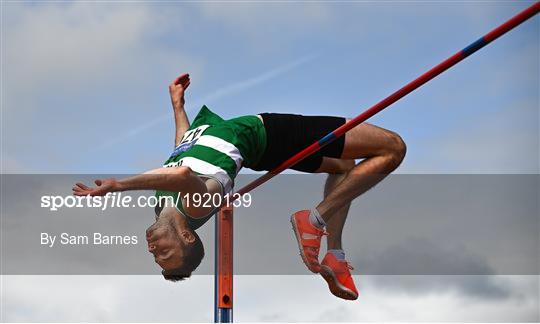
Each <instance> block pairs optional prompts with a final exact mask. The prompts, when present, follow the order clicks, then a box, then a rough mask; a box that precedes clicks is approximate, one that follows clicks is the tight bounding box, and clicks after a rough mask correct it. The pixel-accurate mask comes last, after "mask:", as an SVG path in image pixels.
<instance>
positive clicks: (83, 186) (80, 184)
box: [75, 182, 90, 190]
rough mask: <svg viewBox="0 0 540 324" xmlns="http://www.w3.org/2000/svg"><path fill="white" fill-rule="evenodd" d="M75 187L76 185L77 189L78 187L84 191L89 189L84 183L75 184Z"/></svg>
mask: <svg viewBox="0 0 540 324" xmlns="http://www.w3.org/2000/svg"><path fill="white" fill-rule="evenodd" d="M75 185H77V187H79V188H81V189H84V190H90V187H88V186H87V185H85V184H84V183H81V182H77V183H76V184H75Z"/></svg>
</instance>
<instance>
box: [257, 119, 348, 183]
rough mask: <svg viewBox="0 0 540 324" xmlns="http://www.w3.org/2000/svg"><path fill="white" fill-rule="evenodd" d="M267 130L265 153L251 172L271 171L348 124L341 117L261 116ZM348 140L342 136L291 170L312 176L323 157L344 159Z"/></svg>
mask: <svg viewBox="0 0 540 324" xmlns="http://www.w3.org/2000/svg"><path fill="white" fill-rule="evenodd" d="M260 116H261V117H262V118H263V121H264V128H265V129H266V150H265V151H264V154H263V156H262V158H261V159H260V161H259V162H258V163H257V164H256V165H255V166H253V167H252V168H251V169H253V170H256V171H263V170H265V171H270V170H272V169H275V168H276V167H277V166H279V165H280V164H281V163H283V162H284V161H286V160H287V159H289V158H290V157H292V156H293V155H295V154H296V153H298V152H300V151H301V150H303V149H305V148H306V147H308V146H309V145H311V144H313V143H315V142H316V141H318V140H320V139H321V138H323V137H324V136H325V135H327V134H328V133H330V132H332V131H333V130H335V129H336V128H338V127H340V126H341V125H343V124H345V122H346V120H345V118H342V117H328V116H302V115H292V114H272V113H264V114H260ZM344 145H345V137H344V136H342V137H340V138H338V139H336V140H335V141H333V142H332V143H330V144H328V145H327V146H325V147H323V148H322V149H321V150H319V151H317V152H315V153H313V154H312V155H310V156H308V157H307V158H305V159H303V160H302V161H300V162H298V163H297V164H296V165H294V166H293V167H291V169H294V170H297V171H302V172H310V173H313V172H315V171H316V170H317V169H319V167H320V166H321V163H322V160H323V157H331V158H341V153H342V152H343V146H344Z"/></svg>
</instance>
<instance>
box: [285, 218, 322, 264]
mask: <svg viewBox="0 0 540 324" xmlns="http://www.w3.org/2000/svg"><path fill="white" fill-rule="evenodd" d="M291 224H292V229H293V232H294V236H295V237H296V243H297V244H298V250H299V251H300V257H301V258H302V262H304V264H305V265H306V267H307V268H308V270H309V271H311V272H313V273H318V272H317V271H316V270H314V269H311V267H310V263H309V262H308V260H307V257H306V255H305V254H304V249H303V248H302V239H301V237H300V233H299V232H298V227H297V226H296V220H295V218H294V215H292V216H291Z"/></svg>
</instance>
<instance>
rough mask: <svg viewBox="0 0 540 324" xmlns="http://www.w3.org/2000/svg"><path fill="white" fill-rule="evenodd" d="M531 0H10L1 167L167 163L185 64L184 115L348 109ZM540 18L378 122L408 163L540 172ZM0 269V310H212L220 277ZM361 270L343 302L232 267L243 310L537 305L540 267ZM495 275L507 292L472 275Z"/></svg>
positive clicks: (336, 315) (473, 310)
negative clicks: (175, 86)
mask: <svg viewBox="0 0 540 324" xmlns="http://www.w3.org/2000/svg"><path fill="white" fill-rule="evenodd" d="M530 3H531V2H530V1H493V2H489V1H476V2H472V1H468V2H461V1H460V2H400V3H398V2H381V3H375V2H337V3H330V2H313V3H305V2H296V3H284V2H272V3H263V2H249V3H246V2H233V3H217V2H201V3H191V2H125V3H119V2H115V3H105V2H99V3H91V2H66V3H63V2H42V3H36V2H16V1H12V2H2V4H1V9H2V14H1V17H2V26H1V27H2V30H1V36H2V49H1V50H2V53H1V54H2V62H1V63H2V65H1V66H2V72H1V81H2V86H1V88H2V98H1V100H2V101H1V104H2V109H1V114H2V115H1V135H2V136H1V144H2V151H1V153H2V159H1V161H2V162H1V163H2V173H25V174H26V173H52V174H54V173H95V174H102V173H135V172H140V171H143V170H146V169H149V168H155V167H156V166H159V165H160V163H161V162H162V161H163V160H164V159H166V157H167V156H168V154H169V153H170V150H171V147H172V145H173V123H172V118H171V109H170V104H169V98H168V92H167V86H168V83H169V82H170V81H171V80H172V79H173V78H174V77H175V76H177V75H178V74H180V73H182V72H189V73H190V74H191V78H192V85H191V86H190V89H189V93H188V96H187V99H186V100H187V109H188V113H189V115H190V116H194V114H195V113H196V112H197V110H198V108H199V107H200V105H201V104H203V103H205V104H207V105H208V106H209V107H210V108H211V109H213V110H214V111H216V112H218V113H219V114H221V115H222V116H224V117H232V116H237V115H243V114H254V113H258V112H264V111H271V112H292V113H301V114H320V115H324V114H332V115H341V116H350V117H352V116H355V115H357V114H358V113H359V112H361V111H362V110H363V109H365V108H367V107H368V106H370V105H372V104H374V103H376V102H377V101H379V100H380V99H382V98H383V97H384V96H386V95H388V94H389V93H391V92H392V91H394V90H396V89H397V88H399V87H400V86H402V85H403V84H404V83H405V82H408V81H410V80H411V79H413V78H415V77H416V76H418V75H419V74H420V73H422V72H424V71H425V70H426V69H428V68H430V67H432V66H433V65H435V64H437V63H438V62H439V61H441V60H442V59H444V58H446V57H447V56H449V55H450V54H452V53H454V52H455V51H457V50H459V49H461V48H463V47H465V46H466V45H468V44H469V43H471V42H472V41H473V40H476V39H477V38H478V37H480V36H481V35H483V34H485V33H486V32H487V31H489V30H490V29H491V28H493V27H495V26H497V25H499V24H500V23H502V22H503V21H505V20H506V19H508V18H509V17H510V16H512V15H513V14H515V13H517V12H518V11H519V10H521V9H523V8H525V7H526V6H527V5H529V4H530ZM539 23H540V22H539V20H538V17H536V18H533V19H531V20H530V21H528V22H526V23H525V24H523V25H521V26H519V27H518V28H517V29H515V30H514V31H512V32H510V33H509V34H507V35H505V36H504V37H502V38H501V39H499V40H497V41H496V42H495V43H493V44H492V45H490V46H489V47H487V48H485V49H483V50H481V51H480V52H478V53H476V54H475V55H474V56H471V57H470V58H468V59H467V60H465V61H464V62H462V63H460V64H459V65H458V66H456V67H455V68H453V69H452V70H450V71H448V72H446V73H445V74H444V75H442V76H441V77H439V78H437V79H436V80H433V81H432V82H430V83H429V84H428V85H426V86H424V87H423V88H421V89H419V90H417V91H416V92H415V93H413V94H411V95H410V96H407V97H406V98H404V99H403V100H402V101H400V102H398V103H397V104H395V105H394V106H393V107H392V108H390V109H388V110H386V111H384V112H382V113H381V114H379V115H377V116H376V117H375V118H373V119H372V122H373V123H376V124H378V125H380V126H382V127H385V128H389V129H392V130H394V131H397V132H398V133H400V134H401V135H402V137H403V138H404V139H405V141H406V142H407V144H408V155H407V158H406V160H405V162H404V163H403V165H402V166H401V167H400V169H399V172H400V173H420V174H424V173H437V174H439V173H441V174H442V173H494V174H508V173H511V174H514V173H520V174H538V173H539V169H540V167H539V158H540V157H539V109H538V107H539V92H538V91H539V90H538V89H539V85H540V82H539V75H540V73H539V68H540V66H539V60H538V58H539V49H540V48H539ZM209 226H211V225H208V226H207V227H209ZM209 230H210V231H211V229H209ZM3 261H5V260H3ZM2 281H3V288H2V294H3V297H5V298H2V300H3V301H2V312H1V313H2V320H7V321H207V320H211V316H212V314H211V310H212V294H213V293H212V278H211V277H209V276H202V275H201V276H195V277H194V278H193V279H191V280H189V281H187V282H184V283H181V284H176V285H175V284H171V283H168V282H164V280H163V279H162V278H160V277H159V276H138V277H135V276H133V277H122V276H110V277H93V276H84V277H76V276H70V277H60V276H50V277H48V276H37V277H32V276H19V277H18V276H3V277H2ZM357 282H358V284H359V286H360V289H361V291H362V297H361V298H360V300H359V301H358V302H355V303H349V302H343V301H340V300H338V299H336V298H334V297H332V296H331V295H329V293H328V292H327V291H326V287H325V285H324V282H323V281H322V280H320V278H317V277H314V276H239V277H238V278H237V279H236V284H237V285H236V286H235V289H236V301H235V302H236V312H235V317H236V319H237V320H243V321H286V320H291V321H294V320H313V321H316V320H321V321H379V320H384V321H396V320H401V321H424V320H431V321H538V320H539V317H540V315H539V309H538V308H539V307H538V302H539V297H538V287H539V280H538V276H537V275H533V276H523V275H520V276H517V275H503V276H481V278H479V277H478V276H467V277H455V276H452V277H438V278H432V277H429V278H426V277H415V276H407V277H399V276H393V277H391V278H389V277H383V276H359V277H357ZM486 282H487V283H486ZM485 285H488V286H489V287H491V288H493V287H497V289H495V290H493V289H494V288H493V289H491V290H489V289H487V290H486V289H475V288H478V287H480V288H481V287H484V286H485ZM479 291H482V292H479ZM485 291H495V293H491V294H490V293H485ZM501 291H503V292H504V293H500V292H501ZM290 300H294V301H295V307H294V309H291V308H290Z"/></svg>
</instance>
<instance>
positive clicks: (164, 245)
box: [146, 207, 204, 281]
mask: <svg viewBox="0 0 540 324" xmlns="http://www.w3.org/2000/svg"><path fill="white" fill-rule="evenodd" d="M146 240H147V241H148V251H149V252H150V253H152V254H153V256H154V259H155V261H156V263H157V264H159V265H160V266H161V268H162V269H163V271H162V273H163V277H165V279H167V280H171V281H178V280H183V279H185V278H188V277H189V276H191V273H192V272H193V270H195V269H196V268H197V267H198V266H199V264H200V263H201V260H202V258H203V257H204V247H203V244H202V242H201V239H200V238H199V236H198V235H197V233H196V232H195V231H194V230H192V229H191V228H190V227H189V226H188V225H187V222H186V220H185V219H184V217H183V216H182V215H181V214H180V213H179V212H178V210H176V208H173V207H165V208H163V210H162V211H161V212H160V214H159V217H157V219H156V222H155V223H154V224H152V226H150V227H149V228H148V229H147V230H146Z"/></svg>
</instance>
